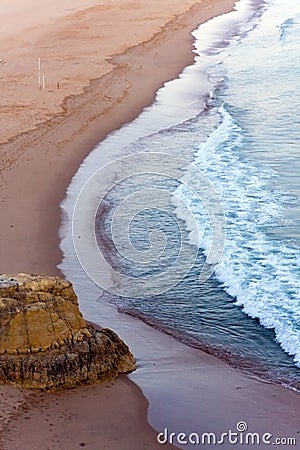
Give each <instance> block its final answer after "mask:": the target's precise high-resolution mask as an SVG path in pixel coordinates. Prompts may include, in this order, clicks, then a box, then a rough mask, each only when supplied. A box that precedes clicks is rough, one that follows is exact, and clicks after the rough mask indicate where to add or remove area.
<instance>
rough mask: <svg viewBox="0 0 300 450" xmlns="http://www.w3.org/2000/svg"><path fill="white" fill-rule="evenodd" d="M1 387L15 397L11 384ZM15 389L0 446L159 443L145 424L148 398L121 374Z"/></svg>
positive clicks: (63, 448) (40, 449)
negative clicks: (101, 380) (62, 386)
mask: <svg viewBox="0 0 300 450" xmlns="http://www.w3.org/2000/svg"><path fill="white" fill-rule="evenodd" d="M5 389H6V392H5V394H6V395H7V397H8V398H12V399H15V393H14V392H13V390H12V389H9V388H5ZM1 395H2V394H1V393H0V396H1ZM18 395H19V398H18V399H17V400H18V404H17V408H18V410H17V412H12V414H13V416H12V418H11V422H10V426H9V429H6V430H5V428H4V431H3V438H2V439H1V437H0V448H1V450H17V449H18V450H19V449H20V450H21V449H22V450H76V449H80V448H86V449H88V450H104V449H105V450H119V449H120V450H134V449H136V450H156V449H160V448H161V445H159V444H158V443H157V442H156V434H157V433H156V432H155V431H154V430H153V429H152V428H151V427H150V426H149V425H148V424H147V408H148V404H147V401H146V400H145V398H144V397H143V396H142V393H141V392H140V389H139V388H138V387H137V386H136V385H135V384H134V383H132V382H131V381H129V380H128V378H126V377H124V376H123V377H120V379H119V380H118V382H117V383H115V384H113V385H110V384H106V385H104V384H100V385H99V384H98V385H94V386H80V387H78V388H76V389H70V390H67V391H65V392H62V391H61V392H56V393H38V394H37V393H32V392H30V393H29V392H23V393H22V392H21V393H18ZM6 416H7V413H6ZM0 418H1V409H0ZM164 448H166V449H168V450H170V449H172V448H174V447H173V446H171V445H166V446H164Z"/></svg>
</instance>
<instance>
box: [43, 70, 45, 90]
mask: <svg viewBox="0 0 300 450" xmlns="http://www.w3.org/2000/svg"><path fill="white" fill-rule="evenodd" d="M45 89H46V87H45V74H44V73H43V90H45Z"/></svg>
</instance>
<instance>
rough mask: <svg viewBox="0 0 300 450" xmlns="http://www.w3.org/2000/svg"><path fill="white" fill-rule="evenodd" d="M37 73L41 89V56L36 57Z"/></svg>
mask: <svg viewBox="0 0 300 450" xmlns="http://www.w3.org/2000/svg"><path fill="white" fill-rule="evenodd" d="M38 75H39V90H41V89H42V85H41V58H38Z"/></svg>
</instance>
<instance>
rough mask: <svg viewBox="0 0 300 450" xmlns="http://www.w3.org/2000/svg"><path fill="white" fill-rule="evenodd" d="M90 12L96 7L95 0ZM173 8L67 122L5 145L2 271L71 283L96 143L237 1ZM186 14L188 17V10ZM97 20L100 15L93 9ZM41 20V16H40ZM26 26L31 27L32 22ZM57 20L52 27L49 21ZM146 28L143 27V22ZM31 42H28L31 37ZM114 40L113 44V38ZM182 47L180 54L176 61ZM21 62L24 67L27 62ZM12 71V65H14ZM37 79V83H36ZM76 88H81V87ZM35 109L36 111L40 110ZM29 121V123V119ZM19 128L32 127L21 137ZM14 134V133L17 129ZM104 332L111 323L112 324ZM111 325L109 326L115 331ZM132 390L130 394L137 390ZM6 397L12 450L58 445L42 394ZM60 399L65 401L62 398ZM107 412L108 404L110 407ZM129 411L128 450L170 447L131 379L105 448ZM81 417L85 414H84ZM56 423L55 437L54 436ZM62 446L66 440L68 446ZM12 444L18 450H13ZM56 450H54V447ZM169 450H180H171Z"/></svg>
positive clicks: (93, 83) (81, 98)
mask: <svg viewBox="0 0 300 450" xmlns="http://www.w3.org/2000/svg"><path fill="white" fill-rule="evenodd" d="M70 2H71V3H72V2H74V0H64V3H68V4H69V3H70ZM31 3H32V4H34V3H36V5H35V6H36V7H37V6H38V3H37V2H36V0H31ZM74 3H75V2H74ZM76 3H77V4H79V3H80V0H76ZM89 3H95V2H93V1H92V0H91V1H89ZM157 3H158V4H157V7H158V8H159V11H160V14H161V5H160V3H159V2H157ZM167 3H168V6H169V9H170V13H169V16H168V18H167V20H166V15H167V13H165V16H164V17H160V14H159V16H158V17H156V22H155V24H156V30H157V22H158V23H159V27H158V28H159V31H156V33H154V34H155V35H154V37H153V38H152V39H151V34H150V38H149V36H148V38H147V39H146V40H145V41H144V40H143V39H140V42H137V43H136V44H135V45H133V46H132V45H129V46H128V47H129V48H127V50H126V49H125V51H122V52H121V53H118V52H117V53H116V55H115V56H110V57H109V61H110V63H109V66H110V70H109V72H108V73H104V74H102V75H101V77H99V78H93V77H91V78H90V81H89V85H88V86H86V85H85V84H83V92H82V93H79V94H78V95H76V94H75V95H74V94H72V95H68V96H66V98H65V99H64V100H63V105H64V112H63V113H62V112H61V111H59V112H58V114H54V115H53V116H52V117H50V119H48V120H46V121H44V122H43V123H40V124H39V125H38V126H37V127H36V125H35V124H34V127H33V128H34V129H32V130H31V131H24V130H22V127H23V128H24V126H25V127H26V126H27V125H26V123H27V119H28V126H29V128H32V125H31V123H32V122H31V119H32V112H31V113H30V114H29V115H28V118H27V117H26V116H25V119H26V120H25V121H24V123H22V121H21V119H20V120H19V122H18V121H16V123H17V126H16V128H15V131H16V132H15V133H13V134H12V136H10V137H9V140H8V142H3V139H2V142H1V143H0V155H1V165H0V174H1V191H0V202H1V206H2V208H3V209H5V212H6V214H5V215H4V217H3V218H2V220H1V223H0V246H1V255H2V259H1V261H2V263H1V268H0V272H6V273H18V272H28V273H46V274H48V275H61V272H60V270H59V269H58V268H57V265H58V264H59V262H60V261H61V258H62V253H61V250H60V248H59V242H60V239H59V234H58V230H59V229H60V225H61V214H62V212H61V209H60V204H61V202H62V200H63V199H64V197H65V193H66V190H67V187H68V186H69V184H70V181H71V179H72V177H73V175H74V173H76V171H77V169H78V167H79V166H80V164H81V163H82V161H83V160H84V158H85V157H86V156H87V155H88V154H89V153H90V152H91V151H92V150H93V149H94V147H95V146H96V144H98V143H99V142H100V141H101V140H103V139H104V138H105V137H106V136H107V135H108V134H109V133H111V132H112V131H113V130H116V129H119V128H120V127H121V126H122V125H124V124H125V123H128V122H130V121H131V120H133V119H134V118H135V117H137V116H138V115H139V113H140V112H141V111H142V110H143V109H144V108H145V107H147V106H149V105H151V104H152V102H153V100H154V99H155V95H156V92H157V90H158V89H159V88H160V87H161V86H163V85H164V83H165V82H167V81H169V80H172V79H174V78H175V77H177V76H178V74H179V73H181V71H182V70H183V69H184V67H186V66H187V65H188V64H190V63H192V62H193V59H194V54H193V51H192V50H193V48H192V42H193V38H192V35H191V34H190V32H191V31H193V30H194V29H195V28H196V27H197V26H199V24H200V23H203V22H204V21H206V20H208V19H209V18H211V17H213V16H215V15H217V14H220V13H224V12H228V11H230V10H231V9H232V6H233V4H234V1H233V0H224V1H222V2H221V3H219V2H213V3H212V2H210V1H208V0H207V1H203V2H196V1H193V0H186V1H185V2H177V3H175V2H174V1H170V2H166V4H167ZM150 5H152V4H150ZM153 5H154V3H153ZM7 6H8V7H10V3H9V2H8V1H7V2H6V4H4V5H3V8H4V7H7ZM20 6H22V3H20ZM87 6H88V5H86V7H87ZM154 6H155V5H154ZM187 6H188V7H187ZM175 7H177V10H179V12H178V11H177V13H176V14H174V11H173V9H174V8H175ZM75 9H76V8H75ZM183 9H184V11H182V10H183ZM180 10H181V12H180ZM83 11H85V10H83ZM129 11H130V10H129ZM157 11H158V9H157V10H156V12H157ZM171 11H172V14H171ZM91 12H94V11H93V10H92V11H91ZM154 12H155V11H154ZM80 13H82V11H80ZM36 14H37V15H38V11H37V9H36ZM151 14H153V12H151V11H150V12H149V17H150V18H151ZM174 16H175V17H174ZM23 18H24V19H25V16H24V17H23ZM23 18H22V19H23ZM35 20H37V19H35ZM47 21H48V18H46V22H47ZM49 21H50V19H49ZM148 22H149V21H148ZM150 22H151V21H150ZM141 24H142V26H143V20H142V21H141ZM8 25H9V24H8ZM150 25H151V27H150V31H151V29H152V27H153V28H154V24H153V25H152V23H150ZM42 26H43V24H42V23H41V24H40V28H42ZM11 32H12V33H15V30H14V27H12V30H11ZM26 32H27V30H26ZM151 33H152V32H151ZM148 34H149V25H148ZM140 37H141V36H140ZM18 38H19V39H20V38H21V40H20V41H19V42H21V47H22V45H23V39H22V36H17V38H15V41H14V43H13V45H14V46H15V48H16V51H15V50H14V48H13V51H12V54H13V56H14V57H15V56H17V58H22V52H21V50H22V48H21V47H20V48H21V50H19V49H18V41H17V39H18ZM27 38H28V33H27V34H26V39H27ZM26 39H25V40H24V41H25V44H26V45H28V46H29V47H30V45H32V44H33V43H32V42H30V41H28V42H27V41H26ZM106 39H109V36H107V37H106ZM125 42H126V37H125ZM3 45H4V44H3V42H2V46H1V47H0V51H1V57H2V55H3V53H4V51H3V48H4V47H3ZM9 45H10V43H9ZM8 48H9V47H8ZM174 48H176V52H175V53H174ZM15 53H16V54H15ZM107 57H108V55H105V59H104V65H105V68H107V66H108V62H107V60H106V58H107ZM17 60H18V61H19V59H17ZM4 62H5V64H6V61H5V60H4ZM1 64H2V62H1ZM20 64H21V63H20ZM111 64H113V68H111ZM2 67H4V66H1V69H2ZM12 70H13V71H16V70H19V68H17V67H16V66H15V63H14V66H13V67H12ZM30 77H31V78H32V75H30ZM30 77H29V78H30ZM3 79H4V78H2V80H3ZM18 81H19V78H17V79H16V82H15V84H13V86H12V87H13V89H16V92H14V91H13V96H15V99H16V100H15V101H16V105H17V106H16V108H15V110H13V111H15V114H16V115H18V111H19V110H21V111H22V109H24V105H23V104H22V94H23V92H22V91H21V92H20V93H19V92H18V89H19V88H18V89H17V84H16V83H17V82H18ZM0 82H1V80H0ZM26 86H27V84H26ZM76 89H78V83H77V88H76ZM81 89H82V86H81V87H79V90H81ZM60 92H62V87H61V88H60ZM24 93H25V92H24ZM9 94H11V92H10V93H9V92H8V91H7V95H9ZM33 94H34V95H33V100H34V101H35V98H38V96H39V95H40V94H43V92H42V93H40V92H39V91H38V90H36V91H34V93H33ZM48 94H49V93H47V96H45V99H44V100H43V103H45V102H47V98H49V95H48ZM51 94H53V92H51ZM51 94H50V95H51ZM56 94H57V93H56ZM53 95H54V94H53ZM20 99H21V105H20V108H19V107H18V102H19V101H20ZM27 101H28V99H27ZM38 102H40V100H38ZM25 103H26V102H25ZM33 103H34V102H33ZM28 105H30V103H28ZM33 106H35V105H34V104H33ZM58 106H59V105H58ZM50 107H51V108H53V104H51V105H50V104H49V108H50ZM18 108H19V109H18ZM43 108H44V109H46V112H47V111H48V105H47V104H46V105H45V107H43ZM51 108H50V109H51ZM25 109H26V108H25ZM33 109H34V108H33ZM13 114H14V112H13ZM20 117H21V118H22V115H21V116H20ZM33 117H34V115H33ZM4 119H5V117H4ZM8 119H9V117H8ZM13 119H14V117H13ZM1 121H2V123H3V125H4V127H3V129H5V126H6V125H10V123H9V120H8V121H6V122H5V120H4V121H3V120H2V116H1ZM13 123H14V121H13ZM18 125H22V126H21V131H20V129H19V126H18ZM8 130H9V132H11V130H10V128H8ZM4 141H5V139H4ZM6 141H7V140H6ZM20 193H22V195H20ZM45 237H47V239H45ZM101 323H104V319H103V322H102V321H101ZM106 325H107V326H109V325H110V324H109V322H107V323H106ZM124 384H125V385H124ZM129 386H130V389H129V388H128V387H129ZM101 388H102V390H103V389H104V387H101V386H97V387H95V389H96V390H99V392H100V391H101ZM80 389H81V390H83V389H86V390H87V400H86V401H87V405H88V406H89V407H90V409H91V412H90V414H93V412H94V408H95V396H94V395H93V387H86V388H85V387H79V388H78V392H77V391H72V393H68V392H66V393H65V396H66V397H68V395H74V399H75V400H74V401H75V403H76V404H77V403H79V406H78V408H79V410H80V406H81V403H80V402H78V400H80V399H79V397H80V394H79V390H80ZM126 389H127V391H126ZM89 390H90V391H89ZM113 392H115V398H112V393H113ZM0 395H1V396H2V401H1V406H2V410H1V418H2V423H4V422H5V423H6V424H7V426H6V428H5V430H3V429H2V430H1V431H0V434H1V435H2V436H1V440H2V442H1V445H2V446H3V449H5V450H7V449H9V448H16V445H17V446H19V444H20V442H21V441H22V439H23V437H24V435H25V439H26V436H28V439H29V442H30V444H29V448H30V449H32V448H33V447H32V437H33V436H35V439H37V440H38V444H37V445H38V447H37V448H41V445H45V441H44V439H43V435H44V432H46V433H49V432H50V436H49V438H50V439H51V441H50V442H52V439H53V428H50V424H51V423H52V419H53V418H54V417H55V414H56V411H55V405H54V404H53V403H52V405H50V406H51V407H52V410H51V411H50V410H49V414H48V415H47V417H46V418H45V421H44V423H41V422H40V418H39V414H40V412H41V408H40V407H39V406H38V405H36V397H35V396H38V397H39V394H35V393H33V397H31V396H30V394H29V399H27V393H24V392H22V391H19V390H17V389H14V388H12V387H5V386H1V387H0ZM23 395H24V396H23ZM58 395H59V396H60V394H58ZM116 396H118V398H116ZM7 398H8V400H5V401H4V402H3V399H7ZM101 401H102V394H101ZM62 403H63V404H64V405H66V410H67V409H68V408H69V412H72V408H73V409H74V403H73V404H72V405H69V406H67V400H66V399H65V398H64V395H63V394H62ZM98 403H100V404H101V402H98ZM127 403H128V405H129V408H130V410H131V413H132V414H131V415H130V417H127V416H126V417H124V426H125V427H123V429H122V430H121V437H120V438H121V439H122V438H123V439H124V438H125V439H126V438H127V437H128V434H127V433H128V430H129V429H130V427H131V425H130V420H132V421H133V423H134V424H135V427H136V425H137V428H138V430H137V433H136V439H135V440H134V441H130V442H128V443H126V442H124V441H122V444H120V445H121V446H120V447H119V448H120V449H121V448H122V449H124V450H126V449H127V448H128V450H129V448H130V450H134V449H136V450H140V447H141V441H142V442H143V443H144V446H145V448H149V449H150V448H151V449H152V448H156V447H157V448H160V446H157V444H156V442H154V439H155V437H156V432H155V431H154V429H153V428H152V427H151V425H148V423H147V409H148V402H147V401H146V399H145V397H144V395H143V393H142V392H141V390H140V388H139V387H138V386H136V385H135V383H134V384H133V383H132V381H125V382H124V380H117V382H116V383H115V386H113V387H112V388H111V390H110V395H109V396H108V398H107V404H108V406H109V408H111V411H112V413H111V415H109V417H108V421H109V423H108V424H106V425H107V426H106V429H107V428H108V431H109V436H107V440H106V441H105V442H106V445H107V447H106V448H108V449H109V448H111V449H112V450H115V438H114V433H115V432H116V428H115V427H116V423H115V421H116V416H115V414H114V412H115V411H116V410H119V409H120V408H121V407H122V405H123V404H127ZM50 406H49V408H50ZM34 410H35V411H36V412H37V413H36V414H35V415H34V417H33V420H32V422H31V424H29V420H28V413H30V412H33V411H34ZM97 412H98V421H99V418H101V417H103V415H104V416H105V409H104V411H103V409H102V408H101V406H100V409H99V410H98V411H97ZM79 413H80V411H78V414H79ZM75 414H76V410H75ZM131 418H132V419H131ZM61 419H62V420H61V421H60V427H59V425H56V427H54V431H55V432H56V441H57V442H56V444H57V447H56V448H57V449H64V450H68V447H66V441H65V439H66V437H65V434H64V432H65V430H64V426H65V425H66V424H67V423H70V422H67V421H68V420H70V418H69V417H61ZM82 420H83V421H84V420H85V425H86V427H88V426H89V422H90V415H89V414H87V415H86V417H82ZM7 421H8V423H7ZM48 423H49V429H47V427H48ZM72 423H73V422H72ZM36 424H39V425H38V427H36ZM76 424H77V422H76V421H74V424H73V425H74V428H73V430H72V433H73V437H74V439H79V437H80V435H81V433H82V429H77V428H76ZM97 426H98V422H97ZM39 427H40V428H39ZM26 430H27V432H28V430H29V434H26ZM89 431H90V430H89ZM19 433H21V434H19ZM59 433H60V434H59ZM99 433H100V435H98V441H99V442H102V438H103V436H102V435H101V433H105V430H104V429H103V428H102V427H101V428H100V430H99ZM48 435H49V434H48ZM48 435H47V436H48ZM60 438H61V441H59V439H60ZM99 442H98V444H99ZM98 444H96V446H95V447H94V449H95V450H96V449H97V450H98V449H99V445H98ZM10 445H12V447H9V446H10ZM26 445H27V444H26V443H25V442H24V439H23V442H22V448H24V449H25V448H26ZM51 448H53V445H52V446H51ZM71 448H72V450H73V448H74V447H73V446H72V447H71ZM71 448H70V450H71ZM89 448H91V449H92V448H93V446H90V445H89ZM168 448H175V447H173V446H168Z"/></svg>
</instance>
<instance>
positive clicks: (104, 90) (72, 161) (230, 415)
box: [0, 0, 300, 450]
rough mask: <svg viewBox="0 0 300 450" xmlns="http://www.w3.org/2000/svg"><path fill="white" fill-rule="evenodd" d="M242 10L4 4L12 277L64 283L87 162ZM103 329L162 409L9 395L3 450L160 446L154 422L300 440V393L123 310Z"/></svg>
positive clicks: (4, 244)
mask: <svg viewBox="0 0 300 450" xmlns="http://www.w3.org/2000/svg"><path fill="white" fill-rule="evenodd" d="M232 4H233V1H229V0H224V1H223V0H222V1H221V0H219V1H212V0H203V1H202V2H201V1H198V2H197V1H195V0H163V1H162V0H159V1H158V0H152V1H151V2H150V1H148V2H146V1H142V0H139V1H134V0H132V1H130V0H104V1H98V2H97V1H92V0H60V2H54V1H53V2H48V1H47V2H46V1H45V0H43V1H41V0H39V1H37V0H26V2H25V1H24V0H14V1H13V2H12V1H11V0H1V2H0V19H1V27H0V58H2V62H0V88H1V99H0V104H1V108H0V123H1V136H0V157H1V158H0V174H1V177H0V187H1V189H0V205H1V211H2V214H1V221H0V249H1V258H0V272H8V273H15V272H20V271H23V272H44V273H48V274H57V273H58V270H57V268H56V265H57V264H58V263H59V262H60V258H61V254H60V251H59V245H58V243H59V241H58V229H59V225H60V208H59V203H60V201H61V200H62V199H63V198H64V195H65V191H66V188H67V186H68V184H69V182H70V180H71V178H72V175H73V174H74V173H75V171H76V169H77V168H78V166H79V165H80V163H81V161H82V160H83V158H84V157H85V156H86V155H87V154H88V153H89V152H90V151H91V150H92V148H93V147H94V146H95V145H96V143H98V142H99V141H100V140H101V139H103V138H104V137H105V136H106V135H107V133H109V132H110V131H112V130H114V129H117V128H118V127H120V126H121V125H122V124H124V123H126V122H128V121H130V120H132V119H133V118H134V117H136V116H137V115H138V113H139V112H140V111H141V109H142V108H143V107H145V106H146V105H149V104H150V103H151V102H152V101H153V98H154V95H155V92H156V90H157V89H158V88H159V87H160V86H161V85H162V84H163V82H164V81H167V80H169V79H172V78H174V77H176V76H177V74H178V73H179V72H180V71H181V70H182V69H183V67H184V66H185V65H187V64H189V63H190V62H191V61H192V58H193V55H192V52H191V49H192V39H191V36H190V35H189V31H191V30H192V29H194V28H195V27H196V26H197V25H198V24H199V23H201V21H204V20H206V19H208V18H209V17H212V16H213V15H216V14H217V13H221V12H224V11H227V10H229V9H230V8H231V7H232ZM175 49H176V51H175ZM122 52H123V53H122ZM116 55H118V56H116ZM38 58H41V75H43V74H44V75H45V90H43V89H42V90H39V85H38ZM91 80H92V81H91ZM57 83H59V89H58V86H57ZM95 316H96V315H95V311H91V317H90V319H93V320H96V317H95ZM102 321H103V324H104V325H105V326H111V327H113V328H114V329H115V330H116V331H117V332H119V333H120V334H121V336H122V337H123V338H124V339H125V340H126V341H127V342H128V343H129V344H130V347H131V349H132V350H133V352H134V354H135V355H136V356H137V358H138V365H139V369H138V370H137V371H136V372H135V373H134V374H132V375H131V378H132V380H134V381H136V382H137V383H138V384H139V386H141V387H142V388H143V391H144V393H146V394H147V397H148V398H149V399H150V400H151V403H150V409H148V403H147V401H146V400H145V398H144V397H143V395H142V393H141V391H140V390H139V388H138V387H137V386H136V385H134V384H133V383H132V382H131V381H129V380H128V379H127V378H126V377H121V378H120V379H119V380H118V381H117V382H116V383H115V384H114V385H111V386H109V387H106V386H105V385H97V386H85V387H79V388H78V389H74V390H70V391H66V392H58V393H55V394H51V393H32V392H24V391H19V390H17V389H14V388H11V387H3V386H2V387H0V449H1V450H16V449H22V450H27V449H28V450H29V449H30V450H47V449H51V450H52V449H54V450H57V449H60V450H74V449H76V448H84V447H86V448H88V449H89V450H104V449H109V450H116V449H118V450H127V449H128V450H129V449H130V450H143V449H149V450H150V449H156V448H160V446H159V445H158V444H157V443H156V432H155V431H154V430H153V429H152V428H151V427H150V426H149V425H148V424H147V420H146V419H147V413H148V415H149V419H150V422H151V424H152V425H153V426H156V427H157V429H163V427H164V426H168V427H169V430H170V431H177V432H178V431H180V430H181V431H189V432H192V431H195V432H198V431H199V432H204V431H210V430H212V431H216V432H218V433H221V432H224V431H227V430H228V429H229V428H234V426H235V424H236V423H237V422H238V421H240V420H246V422H247V423H249V425H251V430H255V431H259V432H264V431H269V430H271V432H273V433H274V435H275V436H287V437H288V436H296V437H297V438H298V436H299V432H300V429H299V417H300V402H299V396H298V394H297V393H295V392H292V391H288V390H287V389H284V388H282V387H280V386H274V385H272V384H270V383H262V382H261V381H259V380H255V379H252V378H248V377H246V376H244V375H243V374H240V373H239V372H238V371H236V370H235V369H233V368H231V367H229V366H227V365H226V364H224V363H223V362H222V361H219V360H216V359H215V358H213V357H211V356H209V355H206V354H204V353H202V352H200V351H199V350H195V349H189V348H188V347H186V346H184V345H182V344H180V343H178V342H176V341H175V340H174V339H173V338H171V337H170V336H166V335H161V334H160V333H159V332H156V331H153V330H152V329H151V328H150V327H148V326H147V325H145V324H142V323H141V322H140V321H138V320H136V319H133V318H128V317H126V316H124V315H118V313H117V312H116V311H115V310H113V311H110V312H109V313H108V314H107V315H106V313H105V308H104V305H103V306H102V307H101V310H100V312H99V318H97V323H102ZM136 336H139V339H137V338H136ZM166 349H167V351H166ZM299 439H300V438H299ZM298 445H299V442H298ZM248 447H251V448H262V447H256V446H248ZM165 448H168V447H167V446H165ZM202 448H204V447H202ZM209 448H211V446H210V447H209ZM221 448H224V449H226V450H228V449H232V448H238V446H234V447H233V446H231V447H228V446H225V445H224V446H221ZM246 448H247V447H246ZM276 448H283V446H276ZM284 448H287V447H286V446H285V447H284ZM293 448H297V446H294V447H293Z"/></svg>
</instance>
